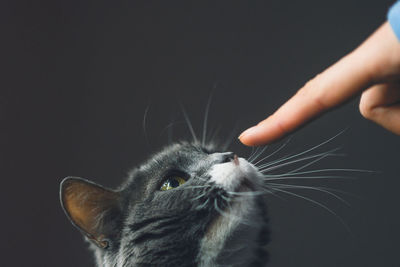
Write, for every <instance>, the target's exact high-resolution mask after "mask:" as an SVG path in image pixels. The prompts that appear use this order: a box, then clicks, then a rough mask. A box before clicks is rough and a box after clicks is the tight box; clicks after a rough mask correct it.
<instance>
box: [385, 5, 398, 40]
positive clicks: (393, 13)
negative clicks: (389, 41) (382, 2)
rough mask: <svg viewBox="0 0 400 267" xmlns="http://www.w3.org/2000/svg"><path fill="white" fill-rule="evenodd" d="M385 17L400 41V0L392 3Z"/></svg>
mask: <svg viewBox="0 0 400 267" xmlns="http://www.w3.org/2000/svg"><path fill="white" fill-rule="evenodd" d="M387 18H388V21H389V23H390V26H392V29H393V31H394V34H395V35H396V36H397V39H398V40H399V41H400V1H397V2H396V3H395V4H394V5H392V7H391V8H390V9H389V12H388V14H387Z"/></svg>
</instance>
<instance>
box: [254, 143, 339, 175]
mask: <svg viewBox="0 0 400 267" xmlns="http://www.w3.org/2000/svg"><path fill="white" fill-rule="evenodd" d="M336 150H337V149H333V150H331V151H328V152H325V153H321V154H316V155H311V156H307V157H302V158H298V159H295V160H292V161H288V162H284V163H282V164H278V165H272V164H266V165H264V166H262V167H261V166H260V169H259V171H260V172H261V173H264V172H268V171H272V170H276V169H279V168H281V167H283V166H287V165H291V164H294V163H297V162H301V161H305V160H309V159H313V158H318V160H317V161H320V160H322V159H323V158H326V157H328V156H340V154H333V153H332V152H335V151H336ZM317 161H315V162H317ZM315 162H313V163H315Z"/></svg>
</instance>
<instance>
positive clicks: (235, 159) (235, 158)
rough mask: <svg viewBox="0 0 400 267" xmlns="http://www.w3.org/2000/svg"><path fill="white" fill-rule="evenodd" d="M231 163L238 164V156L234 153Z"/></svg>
mask: <svg viewBox="0 0 400 267" xmlns="http://www.w3.org/2000/svg"><path fill="white" fill-rule="evenodd" d="M233 163H235V165H239V158H238V156H237V155H236V154H235V155H233Z"/></svg>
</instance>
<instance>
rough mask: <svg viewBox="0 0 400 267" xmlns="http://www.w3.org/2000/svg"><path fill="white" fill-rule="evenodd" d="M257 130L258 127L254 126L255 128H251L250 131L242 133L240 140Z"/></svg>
mask: <svg viewBox="0 0 400 267" xmlns="http://www.w3.org/2000/svg"><path fill="white" fill-rule="evenodd" d="M255 128H257V126H253V127H250V128H249V129H247V130H245V131H244V132H243V133H241V134H240V135H239V139H241V138H242V137H244V136H245V135H248V134H251V133H252V132H254V131H255Z"/></svg>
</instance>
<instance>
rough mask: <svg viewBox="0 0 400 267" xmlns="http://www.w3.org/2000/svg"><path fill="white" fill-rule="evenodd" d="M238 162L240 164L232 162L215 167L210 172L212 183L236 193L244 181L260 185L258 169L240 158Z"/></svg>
mask: <svg viewBox="0 0 400 267" xmlns="http://www.w3.org/2000/svg"><path fill="white" fill-rule="evenodd" d="M238 162H239V164H237V163H235V162H234V161H231V162H226V163H221V164H216V165H214V166H213V167H212V168H211V169H210V171H209V175H210V176H211V178H210V181H211V182H214V183H215V184H216V185H217V186H220V187H222V188H223V189H225V190H226V191H235V190H236V189H237V188H238V187H239V186H240V184H241V183H242V182H243V180H244V179H248V180H249V181H250V182H251V183H253V184H258V179H259V177H258V176H259V173H258V171H257V169H256V168H255V167H254V166H253V165H252V164H250V163H249V162H248V161H247V160H245V159H244V158H239V159H238Z"/></svg>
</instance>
